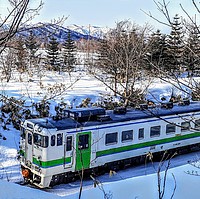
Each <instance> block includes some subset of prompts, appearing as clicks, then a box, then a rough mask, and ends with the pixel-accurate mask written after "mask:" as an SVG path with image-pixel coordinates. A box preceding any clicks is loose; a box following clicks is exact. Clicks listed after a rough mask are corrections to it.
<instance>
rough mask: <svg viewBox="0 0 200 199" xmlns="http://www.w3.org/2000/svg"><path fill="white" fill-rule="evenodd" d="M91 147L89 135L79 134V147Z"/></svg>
mask: <svg viewBox="0 0 200 199" xmlns="http://www.w3.org/2000/svg"><path fill="white" fill-rule="evenodd" d="M88 147H89V135H88V134H85V135H79V142H78V148H79V149H87V148H88Z"/></svg>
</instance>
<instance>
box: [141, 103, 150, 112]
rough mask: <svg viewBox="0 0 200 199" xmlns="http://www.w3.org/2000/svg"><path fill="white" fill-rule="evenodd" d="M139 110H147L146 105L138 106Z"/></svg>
mask: <svg viewBox="0 0 200 199" xmlns="http://www.w3.org/2000/svg"><path fill="white" fill-rule="evenodd" d="M139 109H140V110H142V111H143V110H147V109H148V104H140V107H139Z"/></svg>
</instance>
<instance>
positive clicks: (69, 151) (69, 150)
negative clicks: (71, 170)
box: [64, 135, 73, 168]
mask: <svg viewBox="0 0 200 199" xmlns="http://www.w3.org/2000/svg"><path fill="white" fill-rule="evenodd" d="M72 163H73V136H72V135H67V136H66V142H65V147H64V167H65V168H68V167H71V166H72Z"/></svg>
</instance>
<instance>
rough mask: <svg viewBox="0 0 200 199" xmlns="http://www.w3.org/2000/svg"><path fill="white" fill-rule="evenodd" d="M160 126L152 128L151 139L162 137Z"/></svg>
mask: <svg viewBox="0 0 200 199" xmlns="http://www.w3.org/2000/svg"><path fill="white" fill-rule="evenodd" d="M160 128H161V127H160V126H152V127H151V128H150V137H155V136H160Z"/></svg>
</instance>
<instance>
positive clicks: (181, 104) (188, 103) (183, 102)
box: [178, 99, 190, 106]
mask: <svg viewBox="0 0 200 199" xmlns="http://www.w3.org/2000/svg"><path fill="white" fill-rule="evenodd" d="M178 105H179V106H188V105H190V100H189V99H185V100H182V101H180V102H179V103H178Z"/></svg>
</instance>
